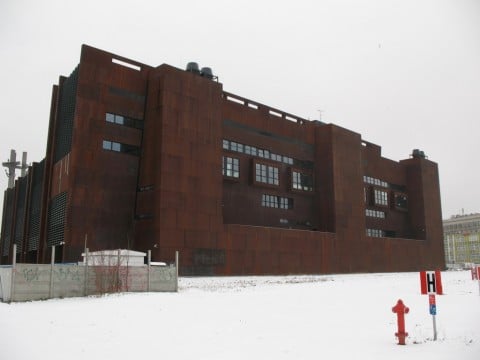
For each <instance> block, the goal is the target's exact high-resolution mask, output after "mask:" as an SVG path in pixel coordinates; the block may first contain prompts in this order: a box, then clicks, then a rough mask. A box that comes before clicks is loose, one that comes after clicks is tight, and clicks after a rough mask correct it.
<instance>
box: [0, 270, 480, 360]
mask: <svg viewBox="0 0 480 360" xmlns="http://www.w3.org/2000/svg"><path fill="white" fill-rule="evenodd" d="M442 282H443V288H444V292H445V295H443V296H437V311H438V314H437V317H436V319H437V329H438V340H437V341H432V338H433V323H432V317H431V315H430V314H429V311H428V297H427V296H426V295H421V294H420V283H419V275H418V273H395V274H356V275H325V276H285V277H283V276H282V277H233V278H219V277H213V278H181V279H180V291H179V292H178V293H138V294H115V295H108V296H102V297H89V298H74V299H63V300H49V301H39V302H30V303H14V304H3V303H0V359H5V360H7V359H8V360H17V359H29V360H30V359H49V360H50V359H51V360H54V359H63V360H70V359H104V360H106V359H115V360H117V359H137V358H138V359H141V358H149V359H165V358H170V359H222V360H225V359H382V360H384V359H388V360H394V359H409V360H416V359H422V360H428V359H435V360H441V359H445V360H447V359H448V360H451V359H458V360H460V359H461V360H469V359H472V360H473V359H475V360H478V359H480V295H479V285H478V282H477V281H472V280H471V278H470V273H469V272H466V271H461V272H444V273H442ZM398 299H402V300H403V301H404V303H405V304H406V305H407V306H408V307H409V308H410V313H409V314H407V315H406V330H407V331H408V332H409V337H408V338H407V345H406V346H400V345H397V341H396V338H395V336H394V333H395V332H396V315H395V314H394V313H393V312H392V307H393V306H394V305H395V304H396V302H397V300H398Z"/></svg>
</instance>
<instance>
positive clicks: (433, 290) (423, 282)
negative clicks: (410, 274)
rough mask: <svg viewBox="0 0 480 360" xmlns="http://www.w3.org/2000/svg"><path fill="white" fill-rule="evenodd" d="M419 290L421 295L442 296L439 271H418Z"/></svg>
mask: <svg viewBox="0 0 480 360" xmlns="http://www.w3.org/2000/svg"><path fill="white" fill-rule="evenodd" d="M420 290H421V292H422V294H423V295H427V294H433V295H435V294H438V295H443V288H442V277H441V275H440V271H439V270H436V271H420Z"/></svg>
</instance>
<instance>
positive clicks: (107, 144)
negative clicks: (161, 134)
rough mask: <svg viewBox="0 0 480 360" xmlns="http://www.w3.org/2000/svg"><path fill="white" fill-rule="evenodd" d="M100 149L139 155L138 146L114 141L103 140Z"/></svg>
mask: <svg viewBox="0 0 480 360" xmlns="http://www.w3.org/2000/svg"><path fill="white" fill-rule="evenodd" d="M102 147H103V149H104V150H110V151H115V152H121V153H125V154H130V155H136V156H138V155H140V148H139V147H138V146H133V145H128V144H121V143H118V142H115V141H109V140H103V144H102Z"/></svg>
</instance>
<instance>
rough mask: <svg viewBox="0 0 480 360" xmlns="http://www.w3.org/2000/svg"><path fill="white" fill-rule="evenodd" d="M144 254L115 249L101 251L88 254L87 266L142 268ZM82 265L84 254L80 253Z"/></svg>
mask: <svg viewBox="0 0 480 360" xmlns="http://www.w3.org/2000/svg"><path fill="white" fill-rule="evenodd" d="M145 256H147V254H146V253H144V252H140V251H133V250H126V249H117V250H101V251H92V252H89V253H88V266H118V261H120V266H143V265H145ZM82 258H83V261H82V264H83V265H85V262H86V261H85V253H82Z"/></svg>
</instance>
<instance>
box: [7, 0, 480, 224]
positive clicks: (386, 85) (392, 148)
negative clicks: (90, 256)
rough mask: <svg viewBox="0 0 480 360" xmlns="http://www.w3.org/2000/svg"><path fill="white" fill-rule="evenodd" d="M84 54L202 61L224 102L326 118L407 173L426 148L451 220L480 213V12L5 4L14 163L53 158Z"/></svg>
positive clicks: (388, 5)
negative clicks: (65, 100) (66, 88)
mask: <svg viewBox="0 0 480 360" xmlns="http://www.w3.org/2000/svg"><path fill="white" fill-rule="evenodd" d="M82 44H88V45H91V46H94V47H97V48H100V49H103V50H106V51H109V52H113V53H115V54H118V55H121V56H124V57H127V58H130V59H132V60H136V61H139V62H142V63H145V64H147V65H151V66H157V65H160V64H162V63H167V64H170V65H173V66H176V67H179V68H184V67H185V65H186V63H187V62H189V61H197V62H198V63H199V64H200V66H209V67H211V68H212V69H213V71H214V73H215V75H218V77H219V80H220V82H221V83H223V88H224V90H226V91H228V92H233V93H235V94H237V95H240V96H243V97H246V98H250V99H252V100H255V101H258V102H261V103H264V104H266V105H269V106H272V107H275V108H278V109H280V110H283V111H286V112H289V113H292V114H294V115H297V116H301V117H304V118H307V119H312V120H313V119H318V118H319V116H320V112H319V110H322V112H321V117H322V119H321V120H322V121H324V122H327V123H334V124H336V125H339V126H342V127H345V128H348V129H350V130H353V131H355V132H358V133H360V134H362V138H363V139H364V140H366V141H369V142H373V143H375V144H378V145H380V146H382V154H383V156H384V157H387V158H390V159H392V160H395V161H398V160H401V159H405V158H408V157H409V155H410V154H411V152H412V149H415V148H419V149H421V150H423V151H425V153H426V155H427V156H428V158H429V159H430V160H432V161H435V162H437V163H438V164H439V169H440V186H441V192H442V209H443V217H444V218H448V217H450V216H451V215H454V214H459V213H461V211H462V209H464V212H465V213H472V212H479V211H480V191H479V189H480V167H479V158H480V145H479V143H480V0H364V1H362V0H312V1H306V0H295V1H282V0H275V1H258V0H257V1H250V0H242V1H229V0H219V1H209V0H201V1H193V0H182V1H174V0H172V1H161V0H159V1H142V0H136V1H122V0H115V1H106V0H82V1H68V0H1V1H0V64H1V66H0V116H1V119H0V121H1V128H0V160H1V161H2V162H3V161H6V160H7V159H8V157H9V155H10V149H12V148H13V149H16V150H17V157H18V158H21V152H22V151H27V152H28V161H29V162H32V161H40V160H41V159H42V158H43V157H44V156H45V147H46V138H47V128H48V120H49V111H50V96H51V87H52V85H53V84H54V83H55V84H56V83H57V82H58V77H59V75H67V76H68V75H69V74H70V73H71V71H72V70H73V69H74V68H75V66H76V65H77V64H78V62H79V58H80V47H81V45H82ZM6 187H7V178H6V176H5V175H4V173H3V169H2V173H1V174H0V189H2V191H3V189H5V188H6ZM2 202H3V195H2V196H1V199H0V206H2ZM1 209H2V208H1V207H0V211H1Z"/></svg>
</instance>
